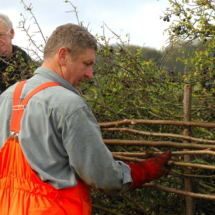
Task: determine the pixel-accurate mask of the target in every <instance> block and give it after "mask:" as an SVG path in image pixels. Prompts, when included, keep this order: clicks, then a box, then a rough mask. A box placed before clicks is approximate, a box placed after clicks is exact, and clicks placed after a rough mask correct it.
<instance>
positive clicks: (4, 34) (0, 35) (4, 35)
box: [0, 29, 11, 39]
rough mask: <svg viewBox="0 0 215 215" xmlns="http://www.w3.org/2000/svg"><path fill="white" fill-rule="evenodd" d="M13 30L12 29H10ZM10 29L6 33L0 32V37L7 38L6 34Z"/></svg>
mask: <svg viewBox="0 0 215 215" xmlns="http://www.w3.org/2000/svg"><path fill="white" fill-rule="evenodd" d="M10 30H11V29H10ZM10 30H8V32H6V33H0V38H1V39H2V38H5V37H6V35H7V34H8V33H9V32H10Z"/></svg>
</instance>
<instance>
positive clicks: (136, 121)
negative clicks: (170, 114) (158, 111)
mask: <svg viewBox="0 0 215 215" xmlns="http://www.w3.org/2000/svg"><path fill="white" fill-rule="evenodd" d="M135 124H150V125H176V126H194V127H203V128H215V123H206V122H193V121H190V122H185V121H173V120H148V119H125V120H122V121H114V122H102V123H99V125H100V127H101V128H110V127H114V126H115V127H117V126H120V125H135Z"/></svg>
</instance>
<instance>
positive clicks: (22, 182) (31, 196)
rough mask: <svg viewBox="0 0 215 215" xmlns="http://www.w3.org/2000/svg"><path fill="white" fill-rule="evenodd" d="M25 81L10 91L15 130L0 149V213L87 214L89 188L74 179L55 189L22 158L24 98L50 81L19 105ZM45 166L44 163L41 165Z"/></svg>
mask: <svg viewBox="0 0 215 215" xmlns="http://www.w3.org/2000/svg"><path fill="white" fill-rule="evenodd" d="M24 83H25V81H22V82H20V83H18V85H17V87H16V89H15V91H14V94H13V112H12V120H11V127H10V131H13V132H15V134H14V135H11V136H10V138H8V139H7V141H6V143H5V144H4V146H3V147H2V149H1V150H0V215H49V214H50V215H90V214H91V199H90V187H89V186H87V185H85V184H84V183H83V182H81V181H78V185H77V186H75V187H72V188H65V189H60V190H57V189H55V188H54V187H53V186H51V185H50V184H47V183H44V182H43V181H41V180H40V178H39V177H38V176H37V175H36V173H35V172H34V171H33V170H32V169H31V167H30V165H29V164H28V161H27V160H26V158H25V156H24V154H23V152H22V149H21V147H20V143H19V140H18V136H17V135H16V134H18V133H19V132H20V122H21V119H22V115H23V113H24V108H25V107H26V105H27V103H28V100H29V99H30V98H31V97H32V96H33V95H34V94H36V93H37V92H39V91H41V90H43V89H44V88H47V87H51V86H59V85H58V84H56V83H54V82H48V83H45V84H42V85H40V86H39V87H37V88H36V89H34V90H33V91H32V92H31V93H30V94H28V95H27V96H26V97H25V99H23V101H22V103H21V104H20V101H19V100H20V95H21V92H22V88H23V85H24ZM44 165H45V164H44Z"/></svg>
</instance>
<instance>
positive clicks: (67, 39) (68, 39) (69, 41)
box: [44, 23, 97, 59]
mask: <svg viewBox="0 0 215 215" xmlns="http://www.w3.org/2000/svg"><path fill="white" fill-rule="evenodd" d="M61 47H66V48H67V50H68V51H69V53H70V54H71V56H72V58H73V59H75V58H77V57H78V56H79V55H80V54H82V53H83V52H84V51H85V50H86V49H88V48H91V49H94V50H95V51H97V41H96V38H95V37H94V36H93V35H92V34H91V33H90V32H89V31H88V30H87V29H86V28H85V27H83V26H80V25H75V24H72V23H68V24H65V25H61V26H59V27H57V28H56V29H55V30H54V32H53V33H52V35H51V36H50V37H49V39H48V41H47V43H46V46H45V49H44V59H48V58H51V57H53V56H54V55H55V54H56V53H57V52H58V50H59V49H60V48H61Z"/></svg>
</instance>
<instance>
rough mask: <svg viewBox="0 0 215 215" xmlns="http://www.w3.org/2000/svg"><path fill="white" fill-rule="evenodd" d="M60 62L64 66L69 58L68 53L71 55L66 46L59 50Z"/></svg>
mask: <svg viewBox="0 0 215 215" xmlns="http://www.w3.org/2000/svg"><path fill="white" fill-rule="evenodd" d="M57 55H58V62H59V64H60V65H61V66H64V65H65V64H66V60H67V58H68V55H69V52H68V50H67V48H66V47H61V48H60V49H59V50H58V53H57Z"/></svg>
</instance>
